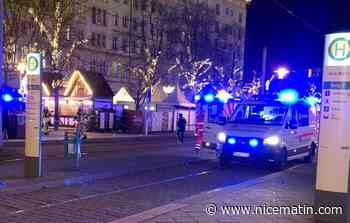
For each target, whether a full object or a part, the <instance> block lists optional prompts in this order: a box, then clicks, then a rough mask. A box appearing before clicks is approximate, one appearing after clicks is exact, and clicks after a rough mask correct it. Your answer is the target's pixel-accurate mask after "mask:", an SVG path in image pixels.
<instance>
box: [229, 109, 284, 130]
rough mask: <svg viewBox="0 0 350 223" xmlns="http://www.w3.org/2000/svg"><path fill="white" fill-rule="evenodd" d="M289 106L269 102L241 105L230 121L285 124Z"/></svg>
mask: <svg viewBox="0 0 350 223" xmlns="http://www.w3.org/2000/svg"><path fill="white" fill-rule="evenodd" d="M287 112H288V107H286V106H283V105H269V104H242V105H239V106H238V107H237V109H236V111H235V113H234V114H233V116H232V117H231V118H230V122H233V123H244V124H255V125H283V124H284V120H285V117H286V114H287Z"/></svg>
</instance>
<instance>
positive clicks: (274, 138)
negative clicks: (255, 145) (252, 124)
mask: <svg viewBox="0 0 350 223" xmlns="http://www.w3.org/2000/svg"><path fill="white" fill-rule="evenodd" d="M280 142H281V139H280V137H278V136H270V137H267V138H265V139H264V144H267V145H271V146H277V145H278V144H280Z"/></svg>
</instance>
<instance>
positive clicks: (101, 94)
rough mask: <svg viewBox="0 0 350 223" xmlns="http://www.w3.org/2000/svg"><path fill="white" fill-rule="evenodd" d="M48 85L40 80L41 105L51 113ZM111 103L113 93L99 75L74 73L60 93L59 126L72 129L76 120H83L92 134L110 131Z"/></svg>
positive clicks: (52, 105) (111, 119)
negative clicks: (84, 118)
mask: <svg viewBox="0 0 350 223" xmlns="http://www.w3.org/2000/svg"><path fill="white" fill-rule="evenodd" d="M48 82H50V81H45V78H44V79H43V92H44V101H45V106H47V107H48V109H49V110H50V111H53V110H54V109H53V108H54V98H53V96H52V89H51V87H50V85H49V84H48ZM112 99H113V92H112V90H111V88H110V86H109V85H108V83H107V81H106V79H105V78H104V76H103V75H102V74H100V73H97V72H91V71H84V70H75V71H74V72H73V73H72V74H71V75H70V77H69V79H68V80H66V81H65V84H64V88H63V89H62V90H61V91H60V98H59V114H60V124H61V125H62V126H73V125H74V120H75V119H76V117H77V116H84V117H87V118H88V119H89V124H90V127H91V128H92V129H93V130H102V131H105V130H111V129H112V128H113V125H114V114H113V109H112V108H113V107H112Z"/></svg>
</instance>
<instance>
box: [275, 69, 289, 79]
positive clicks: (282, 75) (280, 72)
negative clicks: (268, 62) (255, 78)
mask: <svg viewBox="0 0 350 223" xmlns="http://www.w3.org/2000/svg"><path fill="white" fill-rule="evenodd" d="M275 73H276V74H277V76H278V79H284V78H285V77H286V76H287V75H288V74H289V73H290V71H289V70H288V69H287V68H285V67H280V68H278V69H277V70H275Z"/></svg>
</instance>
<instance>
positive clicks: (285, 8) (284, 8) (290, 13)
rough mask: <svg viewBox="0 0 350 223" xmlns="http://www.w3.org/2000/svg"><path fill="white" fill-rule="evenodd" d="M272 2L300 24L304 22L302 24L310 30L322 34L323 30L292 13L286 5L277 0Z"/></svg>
mask: <svg viewBox="0 0 350 223" xmlns="http://www.w3.org/2000/svg"><path fill="white" fill-rule="evenodd" d="M271 1H272V2H273V3H275V4H276V5H277V6H278V7H279V8H280V9H282V10H284V11H285V12H286V13H287V14H288V15H290V16H292V17H294V18H295V19H297V20H298V21H299V22H301V23H302V24H304V26H306V27H307V28H308V29H310V30H311V31H313V32H315V33H318V34H323V32H322V31H321V30H320V29H318V28H317V27H316V26H314V25H313V24H311V23H310V22H308V21H306V20H305V19H304V18H302V17H301V16H299V15H297V14H296V13H294V12H293V11H292V10H291V9H289V8H288V7H287V6H285V5H284V4H283V3H281V2H280V1H279V0H271Z"/></svg>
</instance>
